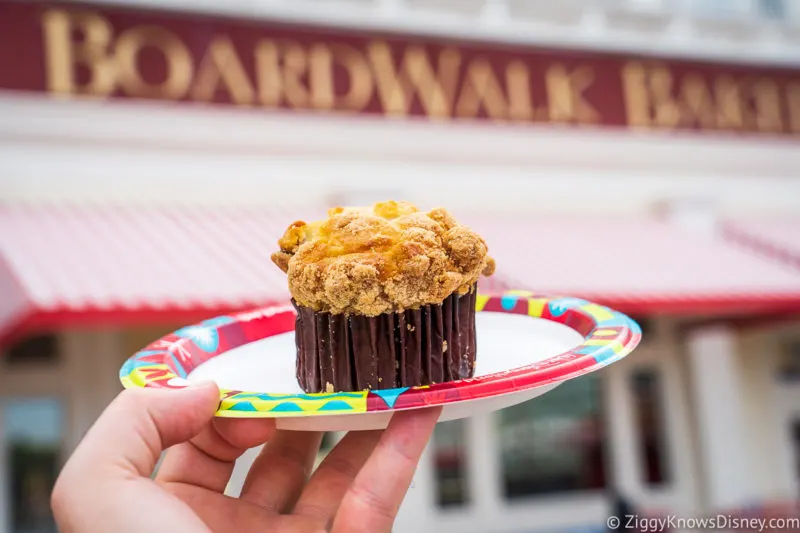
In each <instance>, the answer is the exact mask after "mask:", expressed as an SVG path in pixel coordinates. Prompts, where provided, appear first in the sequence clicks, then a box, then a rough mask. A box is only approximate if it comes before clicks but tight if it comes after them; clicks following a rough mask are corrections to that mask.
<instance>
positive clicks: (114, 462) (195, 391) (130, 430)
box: [65, 382, 219, 477]
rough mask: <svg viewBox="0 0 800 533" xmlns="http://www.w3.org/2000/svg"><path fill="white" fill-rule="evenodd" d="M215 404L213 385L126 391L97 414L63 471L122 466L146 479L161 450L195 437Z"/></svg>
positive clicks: (98, 471)
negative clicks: (70, 468) (95, 419)
mask: <svg viewBox="0 0 800 533" xmlns="http://www.w3.org/2000/svg"><path fill="white" fill-rule="evenodd" d="M218 406H219V389H218V388H217V385H216V384H215V383H213V382H204V383H198V384H193V385H190V386H188V387H184V388H180V389H150V388H144V389H128V390H125V391H123V392H122V393H121V394H120V395H119V396H117V398H116V399H115V400H114V401H113V402H111V404H110V405H109V406H108V407H107V408H106V410H105V411H104V412H103V414H102V415H100V418H98V419H97V421H96V422H95V424H94V426H92V428H91V429H90V430H89V432H88V433H87V434H86V436H85V437H84V439H83V441H82V442H81V443H80V445H79V446H78V448H77V449H76V450H75V453H74V454H73V456H72V458H71V459H70V460H69V461H68V463H67V465H66V466H65V470H67V469H68V468H69V466H70V463H73V466H74V467H75V469H76V470H77V471H82V472H83V474H84V475H87V474H89V473H90V472H91V473H94V474H97V475H107V474H112V475H113V472H114V471H115V470H116V469H117V468H121V469H123V470H127V471H128V472H129V473H131V474H134V475H136V476H141V477H149V476H150V475H151V474H152V472H153V469H154V468H155V465H156V463H157V461H158V459H159V457H160V456H161V452H163V451H164V450H166V449H167V448H169V447H170V446H173V445H175V444H178V443H181V442H186V441H188V440H189V439H191V438H192V437H194V436H195V435H197V434H198V433H199V432H200V430H201V429H203V427H204V426H205V425H206V424H208V423H209V422H210V421H211V420H212V419H213V417H214V413H215V412H216V410H217V408H218ZM90 475H91V474H90Z"/></svg>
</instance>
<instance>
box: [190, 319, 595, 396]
mask: <svg viewBox="0 0 800 533" xmlns="http://www.w3.org/2000/svg"><path fill="white" fill-rule="evenodd" d="M476 327H477V337H478V353H477V365H476V368H475V375H476V376H483V375H486V374H493V373H495V372H503V371H508V370H513V369H515V368H519V367H521V366H525V365H529V364H532V363H536V362H539V361H543V360H545V359H548V358H550V357H553V356H556V355H559V354H561V353H564V352H567V351H569V350H571V349H572V348H574V347H576V346H578V345H579V344H581V343H582V342H583V337H582V336H581V335H580V334H579V333H578V332H577V331H575V330H573V329H572V328H569V327H567V326H565V325H563V324H559V323H558V322H553V321H551V320H544V319H541V318H531V317H528V316H524V315H516V314H510V313H491V312H481V313H478V314H477V315H476ZM295 354H296V352H295V344H294V332H290V333H284V334H282V335H276V336H274V337H269V338H266V339H262V340H259V341H256V342H251V343H249V344H245V345H243V346H239V347H238V348H234V349H233V350H230V351H228V352H225V353H223V354H221V355H218V356H217V357H214V358H212V359H210V360H209V361H207V362H205V363H203V364H202V365H200V366H199V367H197V368H196V369H195V370H194V371H193V372H192V373H191V374H189V377H188V380H189V381H202V380H212V381H215V382H216V383H217V385H219V386H220V387H222V388H226V389H234V390H243V391H248V392H265V393H273V394H280V393H290V394H292V393H302V392H303V391H302V390H301V389H300V386H299V385H298V384H297V378H296V374H295Z"/></svg>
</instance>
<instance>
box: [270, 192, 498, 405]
mask: <svg viewBox="0 0 800 533" xmlns="http://www.w3.org/2000/svg"><path fill="white" fill-rule="evenodd" d="M278 246H279V247H280V250H279V251H277V252H275V253H273V254H272V261H273V262H274V263H275V264H276V265H277V266H278V267H279V268H280V269H281V270H283V271H284V272H285V273H286V274H287V276H288V282H289V291H290V293H291V296H292V303H293V305H294V306H295V308H296V309H297V318H296V322H295V339H296V340H295V343H296V346H297V379H298V382H299V384H300V387H301V388H302V389H303V390H304V391H306V392H308V393H314V392H350V391H360V390H366V389H373V390H375V389H393V388H398V387H412V386H420V385H430V384H434V383H442V382H446V381H455V380H459V379H465V378H469V377H472V376H473V374H474V371H475V357H476V353H475V352H476V339H475V299H476V295H477V282H478V279H479V277H480V276H481V275H486V276H490V275H492V274H493V273H494V266H495V264H494V260H493V259H492V258H491V257H489V255H488V248H487V245H486V242H485V241H484V240H483V238H481V236H480V235H478V234H477V233H475V232H473V231H471V230H470V229H469V228H467V227H465V226H463V225H461V224H459V223H458V222H457V221H456V220H455V219H454V218H453V217H452V216H451V215H450V213H448V212H447V211H446V210H445V209H442V208H437V209H433V210H432V211H429V212H427V213H424V212H421V211H420V210H419V209H417V208H416V207H415V206H413V205H411V204H409V203H406V202H395V201H389V202H379V203H376V204H374V205H373V206H371V207H336V208H333V209H330V210H329V211H328V218H327V219H325V220H320V221H317V222H311V223H306V222H302V221H298V222H294V223H292V224H291V225H290V226H289V227H288V228H287V229H286V231H285V233H284V234H283V236H282V237H281V238H280V239H279V240H278Z"/></svg>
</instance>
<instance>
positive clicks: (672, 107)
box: [622, 62, 681, 128]
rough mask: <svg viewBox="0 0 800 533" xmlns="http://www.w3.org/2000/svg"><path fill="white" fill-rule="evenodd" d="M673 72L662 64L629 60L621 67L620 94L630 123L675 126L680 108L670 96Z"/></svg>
mask: <svg viewBox="0 0 800 533" xmlns="http://www.w3.org/2000/svg"><path fill="white" fill-rule="evenodd" d="M672 85H673V80H672V73H671V72H670V71H669V69H668V68H666V67H663V66H658V67H651V68H647V67H645V66H644V65H642V64H641V63H638V62H631V63H628V64H626V65H625V66H624V67H623V68H622V86H623V93H624V94H623V97H624V99H625V109H626V112H627V115H628V123H629V124H630V125H631V126H636V127H644V128H649V127H652V126H658V127H676V126H677V125H678V124H679V123H680V120H681V110H680V106H678V104H677V102H675V100H674V98H673V97H672Z"/></svg>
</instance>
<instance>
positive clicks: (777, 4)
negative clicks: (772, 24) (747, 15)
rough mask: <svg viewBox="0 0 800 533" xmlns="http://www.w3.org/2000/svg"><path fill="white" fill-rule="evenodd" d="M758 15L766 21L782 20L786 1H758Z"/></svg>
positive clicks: (784, 14)
mask: <svg viewBox="0 0 800 533" xmlns="http://www.w3.org/2000/svg"><path fill="white" fill-rule="evenodd" d="M758 13H759V15H761V16H762V17H763V18H765V19H768V20H778V21H780V20H784V19H785V18H786V1H785V0H759V2H758Z"/></svg>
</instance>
